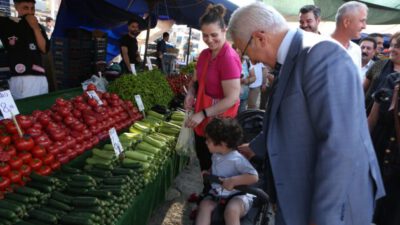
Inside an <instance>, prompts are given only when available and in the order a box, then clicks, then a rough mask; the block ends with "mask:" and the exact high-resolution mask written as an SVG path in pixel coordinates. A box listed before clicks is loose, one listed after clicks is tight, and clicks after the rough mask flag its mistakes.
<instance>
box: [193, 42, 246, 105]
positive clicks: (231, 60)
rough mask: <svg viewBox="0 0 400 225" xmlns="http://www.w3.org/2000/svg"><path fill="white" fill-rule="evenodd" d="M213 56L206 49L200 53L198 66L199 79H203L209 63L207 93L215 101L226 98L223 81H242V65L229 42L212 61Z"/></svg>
mask: <svg viewBox="0 0 400 225" xmlns="http://www.w3.org/2000/svg"><path fill="white" fill-rule="evenodd" d="M211 54H212V52H211V50H210V49H205V50H203V51H202V52H201V53H200V56H199V60H198V62H197V66H196V73H197V79H198V80H200V79H201V76H203V74H204V72H203V70H204V67H205V64H206V63H207V61H209V63H208V68H207V73H206V85H205V92H206V94H207V95H208V96H210V97H212V98H214V99H222V98H224V92H223V89H222V84H221V81H224V80H231V79H240V74H241V72H242V63H241V62H240V58H239V55H238V54H237V53H236V51H235V50H234V49H233V48H232V47H231V46H230V45H229V44H228V43H227V42H225V44H224V45H223V47H222V48H221V50H220V51H219V53H218V55H217V56H216V57H215V58H214V59H211Z"/></svg>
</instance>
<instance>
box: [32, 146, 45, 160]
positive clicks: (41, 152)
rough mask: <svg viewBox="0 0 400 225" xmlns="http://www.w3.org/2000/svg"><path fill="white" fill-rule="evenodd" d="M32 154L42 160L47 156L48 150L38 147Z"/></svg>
mask: <svg viewBox="0 0 400 225" xmlns="http://www.w3.org/2000/svg"><path fill="white" fill-rule="evenodd" d="M31 152H32V154H33V156H34V157H35V158H42V157H43V156H45V155H46V149H45V148H44V147H43V146H40V145H36V146H35V147H34V148H33V149H32V150H31Z"/></svg>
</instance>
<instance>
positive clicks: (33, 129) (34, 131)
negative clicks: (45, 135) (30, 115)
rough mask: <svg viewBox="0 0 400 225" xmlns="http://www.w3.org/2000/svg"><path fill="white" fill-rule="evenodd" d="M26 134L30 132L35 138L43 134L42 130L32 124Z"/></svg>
mask: <svg viewBox="0 0 400 225" xmlns="http://www.w3.org/2000/svg"><path fill="white" fill-rule="evenodd" d="M26 134H28V135H30V136H31V137H33V138H35V137H38V136H40V135H41V134H42V130H40V129H38V128H36V127H33V126H32V127H30V128H29V129H28V130H27V131H26Z"/></svg>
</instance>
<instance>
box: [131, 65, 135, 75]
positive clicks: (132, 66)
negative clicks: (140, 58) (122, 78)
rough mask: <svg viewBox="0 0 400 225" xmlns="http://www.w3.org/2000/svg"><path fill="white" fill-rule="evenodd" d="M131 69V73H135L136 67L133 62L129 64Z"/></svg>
mask: <svg viewBox="0 0 400 225" xmlns="http://www.w3.org/2000/svg"><path fill="white" fill-rule="evenodd" d="M131 71H132V74H134V75H136V67H135V64H133V63H132V64H131Z"/></svg>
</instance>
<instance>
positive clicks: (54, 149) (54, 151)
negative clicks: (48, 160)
mask: <svg viewBox="0 0 400 225" xmlns="http://www.w3.org/2000/svg"><path fill="white" fill-rule="evenodd" d="M47 151H48V152H49V153H51V154H54V155H57V154H58V153H60V148H59V147H58V146H56V145H51V146H50V147H49V148H48V150H47Z"/></svg>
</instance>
